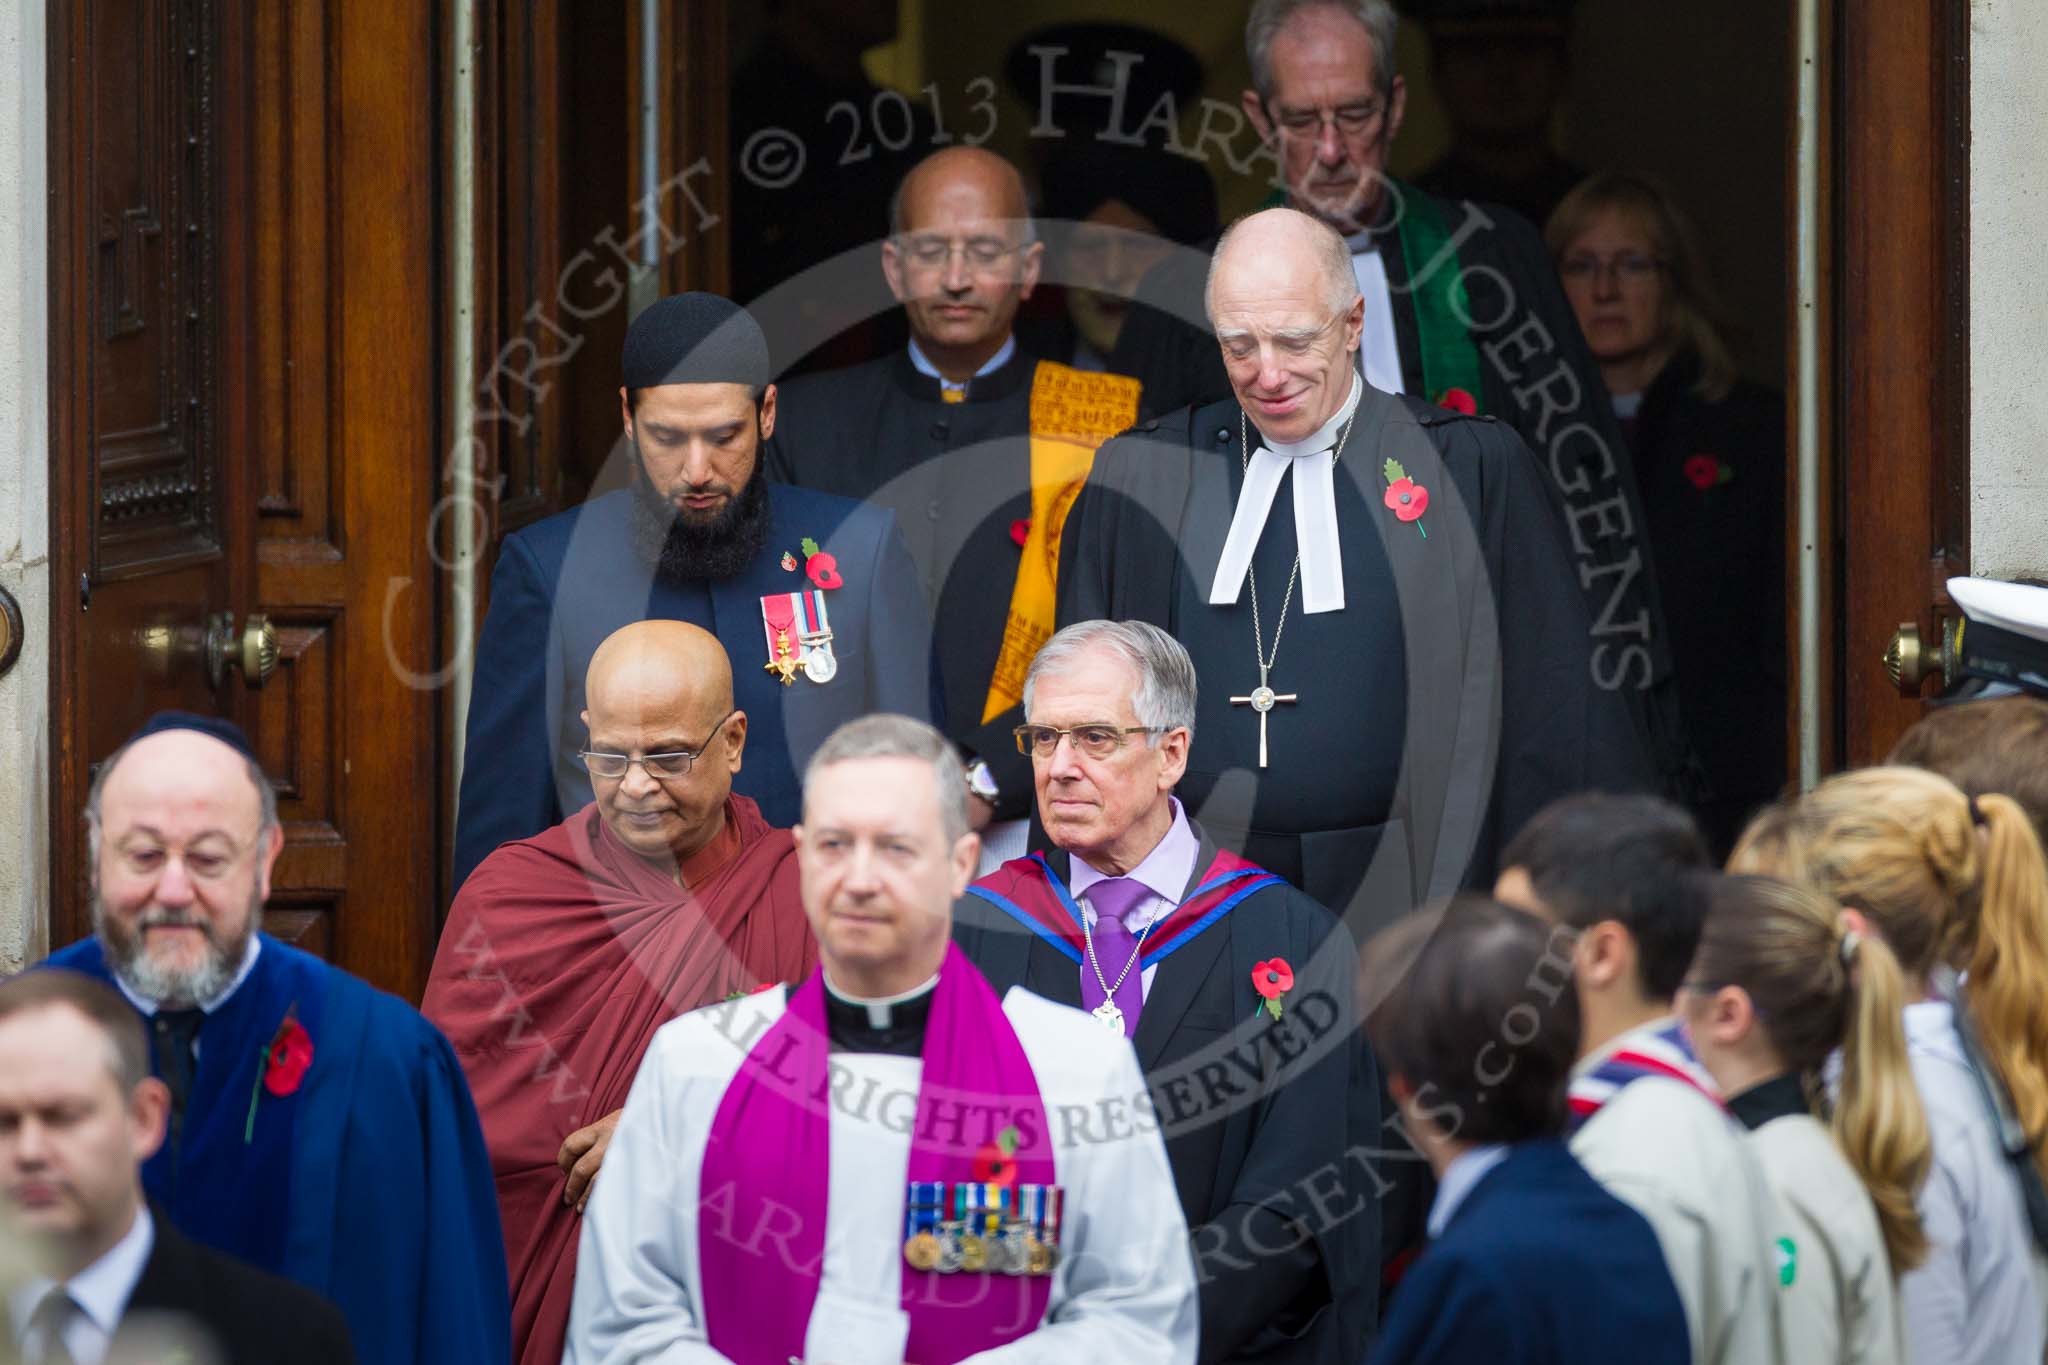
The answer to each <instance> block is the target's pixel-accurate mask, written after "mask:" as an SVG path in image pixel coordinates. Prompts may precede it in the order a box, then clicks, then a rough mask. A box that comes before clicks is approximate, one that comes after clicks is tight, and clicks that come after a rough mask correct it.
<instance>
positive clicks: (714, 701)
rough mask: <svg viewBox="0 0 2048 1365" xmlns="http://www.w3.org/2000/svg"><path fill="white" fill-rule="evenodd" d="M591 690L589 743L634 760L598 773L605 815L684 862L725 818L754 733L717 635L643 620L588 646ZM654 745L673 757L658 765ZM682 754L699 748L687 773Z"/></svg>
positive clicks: (645, 848)
mask: <svg viewBox="0 0 2048 1365" xmlns="http://www.w3.org/2000/svg"><path fill="white" fill-rule="evenodd" d="M583 691H584V702H585V709H584V712H583V723H584V725H585V726H586V727H587V728H588V729H589V732H590V751H591V752H592V753H593V754H604V755H624V756H626V757H627V758H629V759H632V760H636V761H634V762H631V763H629V764H628V765H627V767H626V770H625V772H624V773H623V774H613V775H610V776H606V775H605V774H603V773H601V772H592V774H591V788H592V790H593V792H594V793H595V795H596V797H597V804H598V809H599V812H600V813H601V814H602V816H603V817H604V821H605V824H606V825H607V826H609V827H610V829H611V831H612V833H613V834H615V835H617V836H618V838H619V839H620V841H621V842H623V843H624V844H625V845H626V846H627V847H628V848H630V849H632V850H633V851H634V852H635V853H638V854H640V855H641V856H642V857H645V858H650V859H654V860H657V861H663V862H666V861H668V860H674V861H675V862H677V863H680V862H681V860H683V859H686V858H688V857H689V856H690V855H691V854H693V853H695V852H697V851H698V850H699V849H701V848H703V847H704V846H705V845H706V844H707V843H709V842H710V841H711V840H712V839H713V838H715V837H716V836H717V835H718V833H719V831H721V830H722V829H724V827H725V803H726V799H727V798H728V797H730V796H731V795H732V777H733V774H734V773H736V772H738V771H739V768H740V756H741V753H742V751H743V750H744V749H745V747H746V736H747V718H746V715H745V713H744V712H739V711H735V710H734V709H733V704H732V663H731V661H730V660H729V659H727V658H726V653H725V647H724V646H723V645H721V644H719V642H718V637H717V636H715V635H712V634H711V633H710V632H709V631H706V630H702V629H700V628H699V627H697V626H693V625H691V624H689V623H688V622H686V621H637V622H635V623H634V624H632V625H630V626H626V627H624V628H622V629H620V630H617V631H614V632H613V633H612V634H611V635H610V636H608V637H607V638H606V639H605V641H604V643H603V644H601V645H599V646H598V647H597V651H596V653H594V654H592V655H591V656H590V668H589V670H588V671H587V672H586V673H585V674H584V682H583ZM654 755H668V756H670V757H668V758H665V759H663V758H658V759H656V761H655V764H654V766H652V767H650V766H649V764H648V762H647V761H646V760H647V759H648V758H649V757H650V756H654ZM677 755H694V756H695V757H694V758H692V759H690V760H688V767H687V771H684V772H682V773H680V774H678V773H675V772H673V771H670V769H673V768H674V767H675V766H678V763H679V760H678V759H677V758H676V757H675V756H677ZM590 761H591V762H593V763H602V762H603V760H598V759H592V760H590ZM613 761H614V762H615V761H616V760H615V759H614V760H613Z"/></svg>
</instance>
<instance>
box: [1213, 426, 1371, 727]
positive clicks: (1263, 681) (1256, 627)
mask: <svg viewBox="0 0 2048 1365" xmlns="http://www.w3.org/2000/svg"><path fill="white" fill-rule="evenodd" d="M1357 420H1358V413H1357V411H1356V410H1353V412H1352V414H1351V416H1349V417H1347V418H1346V419H1345V420H1344V429H1343V430H1342V431H1340V432H1338V433H1337V444H1336V445H1335V446H1333V447H1331V450H1330V463H1332V464H1335V463H1336V462H1337V461H1338V460H1339V459H1341V458H1342V457H1343V455H1344V442H1345V441H1346V440H1348V439H1349V438H1350V436H1351V424H1352V423H1353V422H1355V421H1357ZM1249 437H1250V433H1249V432H1248V431H1247V430H1246V427H1245V418H1244V413H1243V411H1242V410H1240V411H1239V412H1238V414H1237V444H1238V459H1239V461H1240V463H1241V467H1242V468H1243V470H1244V471H1245V472H1247V473H1249V472H1250V470H1251V466H1252V446H1251V441H1250V439H1249ZM1239 496H1240V497H1241V496H1243V492H1242V489H1240V491H1239ZM1300 578H1301V547H1300V546H1298V545H1297V546H1295V547H1294V567H1293V569H1291V570H1289V571H1288V574H1287V592H1286V594H1285V595H1283V596H1282V597H1281V599H1280V619H1279V620H1278V621H1277V622H1275V623H1274V625H1273V649H1272V652H1271V653H1268V652H1267V650H1266V631H1265V628H1264V627H1263V626H1262V625H1260V624H1259V571H1258V570H1257V569H1255V568H1253V567H1251V566H1250V565H1249V564H1247V565H1246V566H1245V584H1246V586H1247V587H1249V588H1250V589H1251V594H1252V657H1253V658H1255V659H1257V660H1258V662H1259V685H1258V686H1257V687H1255V688H1253V689H1252V690H1251V693H1250V695H1248V696H1243V697H1232V698H1231V699H1230V704H1231V705H1232V706H1249V707H1251V708H1252V710H1254V711H1256V712H1258V713H1259V766H1260V767H1261V768H1263V767H1265V766H1266V717H1267V716H1269V715H1271V714H1272V712H1273V707H1274V706H1275V705H1277V704H1278V703H1280V702H1289V703H1292V702H1297V701H1300V700H1301V697H1300V695H1299V694H1298V693H1294V692H1275V691H1274V690H1273V686H1272V682H1271V680H1270V675H1271V674H1272V671H1273V664H1274V661H1275V660H1277V659H1278V658H1279V657H1280V635H1281V633H1282V632H1283V631H1285V630H1286V629H1287V608H1288V607H1289V606H1291V605H1292V604H1293V602H1294V585H1295V583H1296V582H1297V581H1299V580H1300Z"/></svg>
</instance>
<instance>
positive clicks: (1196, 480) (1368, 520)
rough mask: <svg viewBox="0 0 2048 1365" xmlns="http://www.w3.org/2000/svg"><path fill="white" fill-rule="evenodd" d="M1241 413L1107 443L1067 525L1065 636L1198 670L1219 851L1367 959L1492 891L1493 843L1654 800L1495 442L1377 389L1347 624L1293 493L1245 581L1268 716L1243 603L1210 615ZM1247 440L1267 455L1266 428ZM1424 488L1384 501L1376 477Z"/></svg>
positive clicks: (1347, 575) (1487, 425)
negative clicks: (1122, 624)
mask: <svg viewBox="0 0 2048 1365" xmlns="http://www.w3.org/2000/svg"><path fill="white" fill-rule="evenodd" d="M1241 415H1242V414H1241V413H1240V411H1239V409H1238V407H1237V405H1236V404H1235V403H1232V402H1224V403H1211V404H1208V405H1206V406H1204V407H1201V408H1197V409H1192V410H1188V411H1184V412H1181V413H1177V414H1174V415H1173V416H1172V417H1171V418H1169V419H1166V420H1164V421H1158V422H1152V423H1146V424H1143V425H1141V427H1140V428H1139V429H1138V430H1137V431H1134V432H1132V433H1131V434H1130V435H1128V436H1125V437H1121V438H1119V439H1117V440H1115V441H1112V442H1110V443H1109V444H1108V445H1106V446H1104V447H1103V449H1102V451H1101V452H1100V453H1099V454H1098V455H1097V457H1096V461H1095V468H1094V472H1093V473H1092V474H1091V476H1090V478H1089V482H1088V486H1087V487H1086V488H1085V489H1084V490H1083V491H1082V493H1081V496H1080V498H1079V500H1078V501H1077V502H1076V504H1075V507H1074V512H1073V514H1072V516H1071V518H1070V519H1069V521H1068V525H1067V533H1066V539H1065V542H1064V544H1063V547H1062V555H1061V567H1060V583H1059V586H1060V605H1059V621H1060V623H1061V624H1062V625H1065V624H1067V623H1068V622H1072V621H1081V620H1088V619H1091V618H1095V617H1108V618H1112V619H1117V620H1125V619H1137V620H1144V621H1150V622H1152V623H1153V624H1154V625H1157V626H1160V627H1161V628H1163V629H1165V630H1166V631H1167V632H1169V633H1170V634H1172V635H1173V636H1174V637H1175V638H1176V639H1178V640H1179V641H1180V642H1181V643H1182V644H1183V645H1185V646H1186V647H1187V649H1188V652H1189V654H1190V655H1191V656H1192V657H1193V659H1194V664H1195V673H1196V676H1197V677H1198V678H1200V679H1201V684H1202V685H1201V689H1200V695H1199V700H1198V704H1197V708H1196V723H1195V738H1194V743H1193V746H1192V748H1191V749H1190V752H1189V757H1188V770H1187V774H1186V776H1185V777H1183V778H1182V780H1181V784H1180V788H1179V793H1180V797H1181V799H1182V801H1183V802H1185V803H1186V804H1187V806H1188V808H1189V810H1190V812H1191V813H1192V814H1195V815H1197V816H1199V818H1200V819H1201V820H1202V822H1203V823H1204V825H1205V826H1206V827H1207V828H1208V829H1209V831H1210V833H1211V834H1212V835H1214V836H1215V837H1216V838H1217V840H1218V842H1219V843H1221V844H1223V846H1225V847H1227V848H1233V849H1237V850H1238V851H1240V852H1242V853H1243V854H1244V856H1245V857H1247V858H1249V859H1251V860H1252V861H1253V862H1255V863H1258V864H1259V865H1260V866H1262V867H1265V868H1268V869H1270V870H1272V871H1274V872H1277V873H1279V874H1280V875H1281V876H1283V877H1286V878H1287V879H1288V880H1289V881H1291V882H1293V883H1294V884H1295V885H1296V886H1298V887H1300V888H1301V889H1302V890H1303V891H1306V892H1307V893H1308V895H1309V896H1310V897H1311V898H1313V899H1314V900H1316V901H1317V902H1319V903H1321V904H1323V905H1326V906H1330V907H1332V908H1335V909H1340V910H1341V911H1342V912H1343V917H1344V919H1345V921H1346V923H1347V924H1349V925H1350V926H1351V928H1352V931H1353V932H1354V934H1356V935H1357V936H1358V937H1359V938H1360V940H1361V941H1362V940H1363V939H1365V938H1367V937H1369V936H1370V935H1371V933H1372V932H1374V931H1375V930H1376V929H1377V928H1379V927H1381V926H1383V925H1385V924H1387V923H1389V922H1391V921H1392V920H1393V919H1395V918H1397V917H1398V916H1400V915H1401V914H1404V913H1405V912H1406V911H1408V910H1409V909H1410V908H1411V907H1413V906H1414V905H1417V904H1419V903H1421V902H1422V901H1424V900H1427V899H1429V898H1431V897H1434V896H1441V895H1446V894H1449V893H1450V892H1452V891H1454V890H1457V889H1459V888H1460V887H1464V886H1471V885H1490V884H1491V880H1492V877H1493V873H1494V861H1495V856H1496V853H1497V851H1498V847H1499V844H1500V842H1501V841H1502V840H1503V839H1504V838H1506V837H1507V836H1508V835H1509V834H1510V833H1511V832H1512V831H1514V830H1517V829H1519V828H1520V827H1521V825H1522V823H1523V822H1525V821H1526V820H1527V819H1528V818H1529V817H1530V816H1531V815H1533V814H1535V812H1536V811H1537V810H1539V809H1540V808H1541V807H1542V806H1543V805H1545V804H1546V803H1547V802H1549V801H1550V800H1552V799H1554V798H1556V797H1559V796H1564V795H1567V794H1569V793H1572V792H1577V791H1583V790H1585V789H1587V788H1610V789H1631V788H1636V787H1640V786H1642V785H1645V784H1646V783H1647V781H1648V775H1647V768H1646V764H1645V762H1644V759H1643V756H1642V751H1641V749H1640V747H1639V745H1638V742H1637V736H1636V733H1635V731H1634V729H1633V727H1632V726H1631V724H1630V718H1629V714H1628V710H1627V707H1626V705H1625V703H1624V702H1622V701H1621V699H1620V697H1619V695H1618V694H1616V693H1613V692H1608V691H1603V690H1601V689H1600V688H1598V687H1596V686H1595V685H1594V683H1593V680H1592V679H1591V677H1590V676H1589V675H1588V673H1587V670H1586V667H1585V662H1584V654H1583V652H1582V651H1581V649H1580V648H1579V645H1580V642H1581V641H1583V639H1584V638H1585V632H1586V609H1585V604H1584V602H1583V600H1582V599H1581V598H1580V596H1579V594H1578V592H1577V590H1576V588H1577V583H1576V579H1575V578H1574V577H1573V573H1572V567H1571V563H1570V560H1569V558H1568V556H1567V553H1566V549H1565V546H1564V544H1563V540H1562V533H1561V531H1560V529H1559V528H1558V527H1557V526H1556V524H1555V523H1554V522H1552V521H1551V520H1549V519H1548V518H1546V517H1544V516H1542V515H1541V514H1540V512H1536V511H1532V510H1531V509H1534V508H1540V507H1541V506H1542V502H1543V498H1544V494H1543V492H1542V490H1541V488H1540V487H1539V486H1538V479H1539V477H1540V476H1539V475H1538V473H1537V471H1536V466H1535V463H1534V461H1533V460H1531V459H1530V458H1529V454H1528V451H1527V449H1526V448H1525V447H1523V446H1522V445H1521V443H1520V442H1519V441H1518V440H1517V439H1516V438H1515V436H1514V434H1513V432H1512V431H1510V430H1509V429H1508V428H1507V427H1506V425H1505V424H1503V423H1500V422H1498V421H1494V420H1492V419H1485V418H1469V417H1463V416H1460V415H1459V414H1456V413H1452V412H1449V411H1447V410H1445V409H1441V408H1435V407H1431V406H1430V405H1429V404H1426V403H1423V402H1421V401H1419V400H1415V399H1405V398H1400V397H1396V396H1394V395H1391V394H1385V393H1381V392H1379V391H1378V390H1376V389H1373V388H1371V387H1369V386H1368V387H1365V388H1364V389H1363V393H1362V397H1361V398H1360V401H1359V404H1358V410H1357V415H1356V418H1355V423H1354V427H1353V430H1352V431H1351V432H1350V434H1349V437H1348V439H1347V441H1346V443H1345V445H1344V453H1343V454H1342V456H1341V457H1340V458H1339V460H1338V462H1337V466H1336V477H1335V484H1336V497H1337V518H1338V526H1339V542H1340V545H1341V547H1342V557H1343V570H1344V598H1345V605H1344V608H1343V609H1342V610H1341V611H1332V612H1320V613H1317V614H1315V615H1306V614H1304V613H1303V611H1302V605H1301V601H1300V598H1299V593H1298V591H1297V595H1296V599H1295V601H1294V602H1293V603H1292V604H1291V605H1289V606H1288V607H1287V610H1286V613H1285V615H1284V616H1283V615H1282V611H1281V606H1282V602H1283V599H1284V597H1285V590H1286V586H1287V581H1288V575H1289V569H1290V567H1291V565H1292V564H1293V561H1294V557H1295V539H1294V517H1293V512H1292V499H1293V488H1292V482H1291V479H1289V480H1287V481H1283V483H1282V485H1281V487H1280V490H1279V494H1278V496H1277V497H1276V499H1275V500H1274V504H1273V509H1272V512H1271V515H1269V516H1268V518H1267V520H1266V525H1265V529H1264V532H1263V534H1262V535H1261V536H1260V539H1259V543H1258V549H1257V551H1256V553H1255V554H1254V555H1253V558H1252V567H1253V569H1254V571H1255V572H1256V574H1257V577H1258V592H1259V599H1260V616H1261V622H1262V624H1263V627H1264V630H1265V641H1264V649H1265V650H1266V651H1267V652H1268V653H1269V654H1270V653H1271V652H1272V651H1273V648H1274V639H1275V635H1276V633H1278V634H1279V635H1280V643H1279V649H1278V653H1277V657H1276V659H1275V662H1274V666H1273V670H1272V675H1271V684H1272V686H1273V689H1274V691H1275V692H1278V693H1280V694H1283V695H1289V694H1291V695H1294V696H1296V697H1298V700H1297V701H1294V702H1283V703H1279V704H1277V705H1275V706H1274V708H1273V710H1272V711H1271V713H1270V714H1269V716H1268V718H1267V722H1266V724H1267V728H1268V738H1269V749H1270V760H1269V762H1270V766H1269V767H1267V768H1266V769H1264V770H1261V769H1260V768H1259V766H1258V756H1259V721H1258V717H1257V716H1256V715H1255V714H1253V713H1252V711H1251V709H1250V708H1249V707H1248V706H1244V705H1236V704H1233V703H1232V702H1231V700H1230V698H1231V697H1233V696H1248V695H1249V694H1250V693H1251V691H1252V689H1253V688H1255V687H1257V686H1258V685H1259V672H1258V666H1257V661H1256V660H1257V655H1256V654H1255V652H1254V650H1255V648H1257V647H1256V646H1255V645H1254V643H1253V639H1252V634H1253V630H1252V624H1253V623H1252V607H1251V603H1252V587H1251V584H1250V583H1246V584H1245V585H1244V587H1243V589H1242V591H1241V592H1240V593H1239V596H1238V600H1237V602H1236V603H1235V604H1234V605H1231V606H1223V607H1212V606H1210V605H1209V604H1208V597H1209V591H1210V584H1211V581H1212V580H1213V578H1214V577H1215V572H1216V563H1217V560H1218V558H1219V557H1220V555H1221V553H1222V549H1223V542H1224V538H1225V536H1226V534H1227V532H1228V530H1229V527H1230V521H1231V516H1232V513H1233V510H1234V509H1235V507H1236V504H1237V495H1238V490H1239V488H1240V487H1241V485H1242V482H1243V474H1242V462H1243V459H1244V451H1243V448H1242V446H1241V445H1240V425H1239V423H1240V417H1241ZM1243 430H1244V431H1245V432H1247V433H1249V435H1250V437H1251V439H1252V440H1253V441H1254V442H1256V441H1257V440H1258V439H1259V438H1258V434H1257V428H1255V427H1251V426H1249V424H1247V425H1246V426H1245V427H1244V428H1243ZM1389 458H1392V459H1397V460H1399V461H1400V462H1401V463H1402V464H1403V466H1404V467H1405V469H1406V471H1407V474H1408V476H1409V477H1410V478H1411V479H1412V480H1413V481H1414V482H1415V483H1417V484H1420V485H1422V486H1423V487H1424V488H1425V489H1427V490H1428V494H1429V498H1430V501H1429V503H1428V508H1427V511H1426V512H1425V513H1424V514H1423V516H1422V518H1421V519H1420V520H1419V521H1408V522H1404V521H1400V520H1397V519H1396V517H1395V515H1394V513H1393V512H1392V511H1391V510H1390V509H1388V508H1387V507H1386V506H1385V505H1384V503H1383V494H1384V489H1385V488H1386V481H1385V478H1384V475H1383V473H1382V462H1383V461H1384V460H1386V459H1389Z"/></svg>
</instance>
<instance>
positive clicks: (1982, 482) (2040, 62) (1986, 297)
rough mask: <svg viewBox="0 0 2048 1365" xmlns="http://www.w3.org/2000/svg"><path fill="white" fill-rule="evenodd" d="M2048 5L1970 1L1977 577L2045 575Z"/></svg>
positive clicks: (2029, 0) (2024, 0)
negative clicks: (2045, 76)
mask: <svg viewBox="0 0 2048 1365" xmlns="http://www.w3.org/2000/svg"><path fill="white" fill-rule="evenodd" d="M2044 70H2048V5H2043V4H2041V3H2040V0H1970V571H1971V572H1972V573H1973V574H1977V575H1979V576H1982V577H1992V578H2014V577H2019V576H2022V575H2025V576H2031V577H2036V578H2048V307H2044V306H2043V303H2042V286H2043V257H2042V254H2041V241H2042V237H2043V234H2044V232H2048V158H2044V157H2043V156H2042V154H2041V131H2042V129H2044V128H2048V84H2044V83H2043V81H2042V79H2041V73H2042V72H2043V71H2044Z"/></svg>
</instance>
